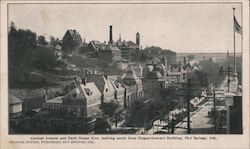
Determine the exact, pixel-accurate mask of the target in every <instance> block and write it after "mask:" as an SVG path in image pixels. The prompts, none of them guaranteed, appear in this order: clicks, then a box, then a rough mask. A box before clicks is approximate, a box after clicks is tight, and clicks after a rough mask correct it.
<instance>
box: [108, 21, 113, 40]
mask: <svg viewBox="0 0 250 149" xmlns="http://www.w3.org/2000/svg"><path fill="white" fill-rule="evenodd" d="M109 43H111V44H112V43H113V35H112V25H110V26H109Z"/></svg>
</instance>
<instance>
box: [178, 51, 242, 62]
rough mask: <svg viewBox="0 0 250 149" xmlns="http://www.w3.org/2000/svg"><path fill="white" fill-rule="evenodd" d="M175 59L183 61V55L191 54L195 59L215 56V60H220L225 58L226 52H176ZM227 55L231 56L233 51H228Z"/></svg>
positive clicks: (237, 54) (238, 54)
mask: <svg viewBox="0 0 250 149" xmlns="http://www.w3.org/2000/svg"><path fill="white" fill-rule="evenodd" d="M176 55H177V61H183V58H184V57H188V56H189V55H193V56H194V59H195V60H197V61H200V60H205V59H210V58H215V59H216V60H217V61H222V60H225V59H226V58H227V53H177V54H176ZM229 56H233V53H229ZM236 56H237V57H239V56H241V53H236Z"/></svg>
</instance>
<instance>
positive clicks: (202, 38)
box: [8, 4, 242, 53]
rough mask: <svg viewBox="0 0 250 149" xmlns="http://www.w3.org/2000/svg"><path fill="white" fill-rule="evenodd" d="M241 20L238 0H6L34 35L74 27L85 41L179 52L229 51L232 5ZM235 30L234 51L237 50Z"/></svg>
mask: <svg viewBox="0 0 250 149" xmlns="http://www.w3.org/2000/svg"><path fill="white" fill-rule="evenodd" d="M233 7H235V8H236V11H235V16H236V19H237V20H238V22H239V24H240V25H241V24H242V23H241V6H240V5H239V4H9V6H8V11H9V13H8V14H9V17H8V18H9V22H10V21H13V22H14V23H15V25H16V27H17V28H21V29H30V30H32V31H33V32H36V33H37V34H38V35H52V36H54V37H56V38H59V39H62V37H63V36H64V34H65V32H66V30H67V29H75V30H77V31H78V32H79V33H80V35H81V37H82V38H83V39H84V38H85V39H86V42H89V41H91V40H99V41H101V42H104V41H108V40H109V26H110V25H112V26H113V40H114V41H116V40H118V38H119V34H121V39H122V40H131V41H133V42H135V35H136V33H137V32H139V33H140V35H141V45H142V47H143V48H145V47H146V46H152V45H153V46H159V47H161V48H163V49H170V50H173V51H175V52H177V53H210V52H211V53H214V52H227V50H229V52H233V10H232V8H233ZM240 43H241V37H240V35H239V34H237V33H236V52H240V51H241V46H240Z"/></svg>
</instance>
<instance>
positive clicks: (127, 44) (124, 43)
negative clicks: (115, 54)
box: [116, 40, 137, 47]
mask: <svg viewBox="0 0 250 149" xmlns="http://www.w3.org/2000/svg"><path fill="white" fill-rule="evenodd" d="M116 45H117V46H118V47H120V46H125V47H133V46H137V45H136V44H135V43H134V42H133V41H125V40H124V41H117V42H116Z"/></svg>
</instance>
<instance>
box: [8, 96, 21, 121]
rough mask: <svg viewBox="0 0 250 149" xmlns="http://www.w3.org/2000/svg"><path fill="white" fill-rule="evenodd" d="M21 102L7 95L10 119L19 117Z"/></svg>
mask: <svg viewBox="0 0 250 149" xmlns="http://www.w3.org/2000/svg"><path fill="white" fill-rule="evenodd" d="M22 103H23V101H22V100H20V99H19V98H17V97H15V96H13V95H11V94H9V114H10V117H11V118H14V117H17V116H19V115H21V113H22V110H23V107H22Z"/></svg>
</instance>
